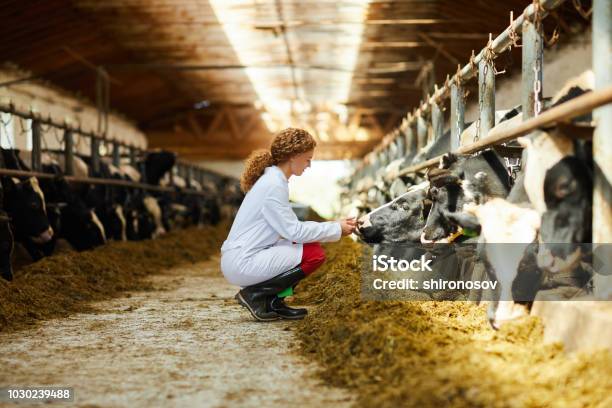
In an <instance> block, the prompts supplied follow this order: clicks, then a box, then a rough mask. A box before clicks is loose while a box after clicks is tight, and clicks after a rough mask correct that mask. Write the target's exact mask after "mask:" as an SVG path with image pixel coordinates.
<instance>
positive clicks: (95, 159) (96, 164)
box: [89, 137, 100, 176]
mask: <svg viewBox="0 0 612 408" xmlns="http://www.w3.org/2000/svg"><path fill="white" fill-rule="evenodd" d="M89 173H90V175H91V176H94V175H96V174H99V173H100V139H98V138H97V137H92V138H91V166H90V167H89Z"/></svg>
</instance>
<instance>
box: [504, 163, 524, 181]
mask: <svg viewBox="0 0 612 408" xmlns="http://www.w3.org/2000/svg"><path fill="white" fill-rule="evenodd" d="M504 161H505V162H506V170H507V171H508V176H509V177H510V180H512V181H514V180H516V176H517V175H518V172H519V171H520V169H521V158H520V157H517V158H515V159H514V162H512V160H511V159H509V158H507V157H504Z"/></svg>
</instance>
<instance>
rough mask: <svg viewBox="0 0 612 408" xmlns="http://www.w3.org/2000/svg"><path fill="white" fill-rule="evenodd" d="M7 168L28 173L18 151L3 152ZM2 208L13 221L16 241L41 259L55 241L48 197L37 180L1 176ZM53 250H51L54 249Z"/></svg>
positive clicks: (32, 255) (5, 150) (33, 257)
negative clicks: (47, 203) (46, 198)
mask: <svg viewBox="0 0 612 408" xmlns="http://www.w3.org/2000/svg"><path fill="white" fill-rule="evenodd" d="M2 156H3V161H4V165H5V166H6V167H7V168H9V169H14V170H28V168H27V167H26V166H25V164H24V163H23V161H22V160H21V159H20V158H19V155H18V151H16V150H13V149H2ZM2 187H3V192H4V194H3V195H4V197H3V199H4V202H3V208H4V210H5V211H6V213H7V214H8V216H9V217H10V219H11V226H12V229H13V234H14V237H15V241H17V242H19V243H21V244H22V245H23V246H24V248H25V249H26V250H27V251H28V253H29V254H30V256H31V257H32V259H34V260H37V259H40V258H42V257H43V256H44V255H45V253H46V252H48V249H47V248H48V246H49V244H50V243H51V242H52V240H53V234H54V231H53V228H51V225H50V224H49V219H48V217H47V211H46V205H45V196H44V193H43V192H42V190H41V188H40V185H39V183H38V180H37V179H36V178H35V177H26V178H18V177H8V176H3V177H2ZM51 251H52V249H51Z"/></svg>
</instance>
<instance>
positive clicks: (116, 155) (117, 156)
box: [113, 141, 121, 167]
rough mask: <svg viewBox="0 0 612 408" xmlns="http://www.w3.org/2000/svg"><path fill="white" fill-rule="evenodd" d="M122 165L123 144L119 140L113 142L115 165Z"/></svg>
mask: <svg viewBox="0 0 612 408" xmlns="http://www.w3.org/2000/svg"><path fill="white" fill-rule="evenodd" d="M120 165H121V145H120V144H119V143H118V142H117V141H114V142H113V166H115V167H119V166H120Z"/></svg>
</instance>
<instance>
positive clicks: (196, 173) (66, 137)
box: [0, 104, 227, 196]
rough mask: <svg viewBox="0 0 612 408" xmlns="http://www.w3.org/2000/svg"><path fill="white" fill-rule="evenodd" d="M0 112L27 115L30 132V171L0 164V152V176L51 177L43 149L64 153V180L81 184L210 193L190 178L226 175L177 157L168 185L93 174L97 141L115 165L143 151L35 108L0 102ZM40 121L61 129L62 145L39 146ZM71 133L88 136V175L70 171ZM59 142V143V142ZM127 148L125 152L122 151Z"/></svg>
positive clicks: (201, 181) (200, 180)
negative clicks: (177, 179)
mask: <svg viewBox="0 0 612 408" xmlns="http://www.w3.org/2000/svg"><path fill="white" fill-rule="evenodd" d="M0 112H1V113H8V114H10V115H12V117H18V118H21V119H28V120H31V121H32V124H31V132H32V151H31V155H32V158H31V171H24V170H14V169H7V168H4V167H5V166H4V163H3V162H1V160H2V157H1V156H0V175H3V176H12V177H37V178H53V177H56V176H55V175H54V174H48V173H43V172H42V161H41V157H42V153H43V151H51V152H55V153H60V154H63V155H64V160H65V166H64V167H65V172H64V173H65V176H64V178H65V179H66V181H67V182H69V183H81V184H103V185H114V186H121V187H129V188H135V189H141V190H148V191H157V192H174V193H178V194H187V195H201V196H205V195H210V192H207V191H201V190H196V189H195V188H193V186H191V184H190V179H191V178H193V179H194V180H195V181H196V182H198V183H199V184H200V185H204V184H205V183H206V180H208V179H211V178H227V176H222V175H220V174H218V173H216V172H214V171H211V170H209V169H205V168H203V167H201V166H197V165H194V164H191V163H185V162H181V161H178V162H177V163H176V164H175V166H174V167H173V169H172V171H171V172H170V185H169V186H159V185H151V184H147V183H143V182H135V181H127V180H118V179H108V178H101V177H93V175H94V174H97V172H98V171H99V168H100V159H101V155H100V149H101V145H104V146H105V147H106V146H107V145H108V144H109V143H110V144H111V145H112V149H110V151H108V152H106V153H107V154H108V155H109V157H110V158H111V162H112V164H113V165H114V166H119V165H120V164H121V160H122V158H127V159H128V161H129V164H130V165H132V166H133V167H136V166H137V163H138V159H139V157H140V155H141V154H142V153H145V151H143V150H141V149H139V148H138V147H136V146H134V145H130V144H127V143H124V142H120V141H118V140H108V139H107V138H106V137H105V136H104V135H101V134H98V133H97V132H96V133H94V132H88V131H84V130H83V129H81V128H80V126H78V127H75V126H72V125H70V124H67V123H60V122H57V121H55V120H53V119H51V118H50V117H44V116H43V115H41V114H40V113H38V112H34V111H30V112H25V111H21V110H17V109H15V107H14V106H13V105H12V104H0ZM43 125H45V126H48V127H49V128H54V129H55V130H60V131H63V132H64V133H63V149H61V150H51V149H43V145H44V136H45V135H44V133H45V131H44V129H43ZM75 135H79V136H83V137H86V138H89V139H90V141H91V143H90V146H91V149H90V159H91V166H90V176H89V177H77V176H75V175H74V155H75V148H76V146H75V142H74V140H75ZM60 144H61V143H60ZM126 151H127V153H126ZM138 170H139V171H140V173H141V174H144V170H145V169H144V168H142V169H138ZM175 174H176V175H180V176H182V177H185V176H188V177H185V181H186V183H187V187H186V188H183V187H178V186H175V185H174V182H173V179H174V177H173V176H174V175H175Z"/></svg>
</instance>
